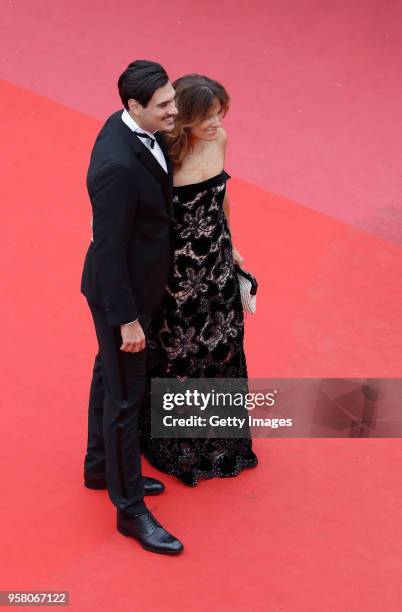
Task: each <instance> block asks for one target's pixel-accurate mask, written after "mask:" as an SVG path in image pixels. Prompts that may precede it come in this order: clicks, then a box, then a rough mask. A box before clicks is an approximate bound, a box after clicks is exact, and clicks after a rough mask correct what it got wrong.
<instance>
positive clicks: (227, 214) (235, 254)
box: [223, 194, 243, 266]
mask: <svg viewBox="0 0 402 612" xmlns="http://www.w3.org/2000/svg"><path fill="white" fill-rule="evenodd" d="M223 212H224V213H225V217H226V221H227V224H228V228H229V230H230V201H229V198H228V196H227V195H226V194H225V198H224V200H223ZM232 250H233V261H234V262H235V263H236V264H237V265H238V266H241V265H242V263H243V257H242V256H241V255H240V253H239V251H238V250H237V249H236V248H235V247H234V246H233V249H232Z"/></svg>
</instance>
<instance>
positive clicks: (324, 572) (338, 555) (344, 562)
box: [0, 83, 402, 612]
mask: <svg viewBox="0 0 402 612" xmlns="http://www.w3.org/2000/svg"><path fill="white" fill-rule="evenodd" d="M1 104H2V111H3V113H2V116H3V120H2V124H1V128H2V141H3V142H4V143H5V144H6V145H7V152H8V155H7V159H6V160H5V162H4V163H3V164H2V166H1V173H2V176H1V192H2V193H1V196H2V197H1V201H2V219H1V220H2V224H1V227H2V230H3V231H2V241H1V246H0V248H1V264H2V275H1V278H2V292H1V295H2V300H1V302H0V308H1V317H2V321H3V343H2V364H1V366H2V367H1V370H2V373H3V380H4V382H3V385H2V392H3V393H2V395H3V398H2V399H3V405H4V409H3V436H2V462H1V464H2V475H1V482H2V492H3V494H2V501H1V512H2V519H3V520H2V534H1V542H2V546H1V549H2V557H3V559H2V574H1V587H0V588H1V589H3V590H5V589H7V590H9V589H21V590H29V589H35V590H44V589H46V590H51V589H54V590H56V589H60V590H69V591H70V594H71V608H72V609H73V610H77V611H80V612H81V611H83V612H86V611H88V610H98V611H100V610H105V611H110V610H113V611H124V612H126V611H128V610H148V609H152V610H155V611H159V610H160V611H162V610H163V611H166V610H177V609H179V610H191V611H193V610H194V611H198V610H200V611H201V610H205V609H206V608H210V609H213V610H214V611H215V610H216V611H221V610H222V611H226V610H250V609H252V610H256V611H260V610H261V611H270V612H276V611H278V612H279V611H286V612H294V611H297V612H299V611H306V612H315V611H317V612H318V611H319V612H321V611H323V610H325V611H329V612H332V611H337V612H338V611H339V612H346V611H351V612H357V611H360V610H365V611H377V610H378V609H382V610H386V611H387V612H391V611H399V610H400V609H401V602H402V598H401V596H402V593H401V583H400V550H401V527H400V525H401V520H402V510H401V508H400V504H399V498H400V495H399V490H400V487H401V485H402V477H401V469H400V460H401V443H400V441H399V440H392V441H387V440H355V441H353V442H352V441H348V440H281V441H279V440H269V441H268V440H258V441H257V442H256V444H255V447H256V449H257V453H258V455H259V458H260V462H261V464H260V466H259V467H258V468H257V469H256V470H252V471H249V472H247V473H243V474H242V475H241V476H240V477H239V478H237V479H226V480H215V481H209V482H204V483H201V484H200V486H198V487H197V488H196V489H187V488H185V487H184V486H182V485H181V484H179V483H178V482H176V481H175V480H173V479H170V478H168V477H163V480H164V481H165V483H166V484H167V489H168V490H167V493H166V494H165V495H164V496H162V497H160V498H154V499H152V501H151V503H150V506H151V508H152V509H154V510H155V511H156V513H157V516H158V518H159V519H160V520H161V521H162V522H163V523H165V524H166V526H167V527H169V528H170V529H171V530H172V531H173V532H174V533H176V534H177V535H178V536H179V537H180V538H181V539H182V540H183V541H184V542H185V545H186V550H185V552H184V554H183V555H182V556H181V557H180V558H177V559H171V558H169V559H166V558H165V557H160V556H157V555H151V554H150V553H147V552H145V551H143V550H142V549H141V548H140V547H139V546H138V545H137V544H136V543H135V542H133V541H131V540H128V539H126V538H123V537H122V536H120V535H119V534H118V533H117V532H116V531H115V528H114V511H113V507H112V505H111V503H110V502H109V500H108V499H107V495H106V493H104V492H94V491H88V490H86V489H84V488H83V486H82V484H81V470H82V459H83V453H84V446H85V439H84V437H85V434H84V432H85V427H86V402H87V392H88V382H89V376H90V368H91V359H92V356H93V351H94V349H95V342H94V334H93V332H92V327H91V322H90V317H89V314H88V312H87V308H86V306H85V303H84V299H83V298H81V297H80V295H79V293H78V288H79V276H80V269H81V265H82V258H83V254H84V251H85V248H86V245H87V242H88V239H89V235H90V228H89V220H90V208H89V203H88V201H87V196H86V193H85V189H84V177H85V172H86V167H87V162H88V155H89V151H90V147H91V144H92V142H93V139H94V136H95V134H96V132H97V130H98V129H99V123H98V121H95V120H94V119H91V118H89V117H87V116H84V115H83V114H81V113H79V112H75V111H72V110H70V109H68V108H66V107H63V106H60V105H58V104H56V103H54V102H51V101H49V100H47V99H46V98H43V97H40V96H38V95H35V94H33V93H31V92H29V91H26V90H23V89H20V88H18V87H16V86H14V85H10V84H8V83H3V84H2V86H1ZM227 169H228V170H229V171H230V170H231V169H230V168H227ZM229 185H230V194H231V196H232V200H233V202H234V204H233V223H234V228H235V235H236V236H237V240H236V242H237V244H238V247H239V250H240V251H241V252H242V253H243V254H244V255H245V257H246V261H247V264H249V267H250V269H252V270H253V271H255V274H256V275H257V276H258V278H259V280H260V285H261V293H260V295H259V312H258V315H256V317H255V319H253V320H252V319H251V318H249V319H248V322H247V345H248V355H249V367H250V374H251V375H254V376H270V375H272V376H312V375H314V376H321V375H322V376H360V375H365V376H370V375H373V376H374V375H375V376H400V372H401V366H400V346H401V336H402V333H401V325H400V304H401V297H402V280H401V279H402V249H401V248H399V247H397V246H395V245H392V244H390V243H387V242H385V241H382V240H380V239H378V238H375V237H373V236H370V235H368V234H364V233H363V232H360V231H358V230H356V229H353V228H351V227H349V226H347V225H345V224H344V223H342V222H340V221H335V220H333V219H331V218H329V217H327V216H325V215H322V214H319V213H317V212H314V211H311V210H309V209H307V208H304V207H303V206H300V205H299V204H297V203H295V202H291V201H289V200H286V199H284V198H281V197H278V196H275V195H273V194H270V193H268V192H266V191H263V190H262V189H259V188H256V187H253V186H252V185H250V184H248V183H245V182H243V181H241V180H239V179H236V178H233V179H232V181H230V183H229ZM146 472H147V473H148V474H150V475H155V474H156V472H155V470H153V469H152V468H149V467H147V469H146Z"/></svg>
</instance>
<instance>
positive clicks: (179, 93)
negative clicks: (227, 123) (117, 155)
mask: <svg viewBox="0 0 402 612" xmlns="http://www.w3.org/2000/svg"><path fill="white" fill-rule="evenodd" d="M173 87H174V88H175V90H176V106H177V109H178V111H179V113H178V115H177V117H176V121H175V127H174V130H172V132H169V133H168V134H166V135H165V139H166V142H167V145H168V148H169V154H170V157H171V159H172V162H173V165H174V168H175V169H176V170H178V169H179V168H181V166H182V164H183V160H184V158H185V157H186V155H188V153H189V152H190V151H191V148H192V144H193V143H192V137H191V128H192V127H193V126H194V125H197V123H200V122H201V121H203V120H204V119H205V118H206V117H207V115H208V112H209V110H210V109H211V107H212V106H213V103H214V101H215V100H216V99H218V100H219V102H220V103H221V106H222V112H223V114H224V115H225V114H226V113H227V110H228V108H229V101H230V98H229V95H228V93H227V91H226V89H225V88H224V87H223V86H222V85H221V84H220V83H218V81H214V80H213V79H209V78H208V77H206V76H202V75H200V74H187V75H185V76H183V77H180V79H177V80H176V81H175V82H174V83H173Z"/></svg>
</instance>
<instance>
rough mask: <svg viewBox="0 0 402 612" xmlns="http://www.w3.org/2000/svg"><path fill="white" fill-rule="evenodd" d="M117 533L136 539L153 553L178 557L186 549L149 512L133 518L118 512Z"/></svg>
mask: <svg viewBox="0 0 402 612" xmlns="http://www.w3.org/2000/svg"><path fill="white" fill-rule="evenodd" d="M117 531H119V532H120V533H122V534H123V535H125V536H128V537H130V538H135V539H136V540H138V542H139V543H140V544H141V546H142V547H143V548H145V549H146V550H150V551H151V552H156V553H163V554H168V555H177V554H179V553H181V551H182V550H183V548H184V546H183V544H182V543H181V542H180V540H178V539H177V538H175V537H174V536H173V535H172V534H171V533H169V532H168V531H166V529H164V528H163V527H162V525H161V524H160V523H158V521H157V520H156V518H155V517H154V516H153V515H152V514H151V512H149V510H147V511H146V512H145V513H144V514H139V515H137V516H133V517H128V516H126V515H125V514H124V513H123V512H121V511H120V510H118V511H117Z"/></svg>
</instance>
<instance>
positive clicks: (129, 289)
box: [81, 111, 173, 326]
mask: <svg viewBox="0 0 402 612" xmlns="http://www.w3.org/2000/svg"><path fill="white" fill-rule="evenodd" d="M121 114H122V111H118V112H116V113H114V114H113V115H112V116H111V117H109V119H108V120H107V121H106V123H105V125H104V126H103V128H102V130H101V131H100V133H99V135H98V137H97V139H96V142H95V145H94V148H93V150H92V155H91V161H90V164H89V169H88V176H87V187H88V193H89V197H90V200H91V205H92V211H93V241H92V242H91V244H90V246H89V248H88V251H87V255H86V258H85V263H84V269H83V274H82V281H81V291H82V293H83V294H84V295H85V296H86V298H87V299H88V301H90V302H92V303H94V304H96V305H98V306H101V307H102V308H104V310H105V312H106V316H107V319H108V322H109V324H110V325H112V326H119V325H122V324H123V323H129V322H130V321H133V320H134V319H136V318H137V317H138V315H140V314H144V313H151V312H153V311H154V310H155V309H157V307H158V306H159V305H160V303H161V300H162V297H163V294H164V289H165V286H166V281H167V277H168V271H169V265H170V217H171V200H172V192H173V182H172V168H171V162H170V160H169V158H168V155H167V153H166V150H165V147H164V145H163V142H162V141H161V139H160V138H158V142H159V144H160V145H161V147H162V149H163V151H164V154H165V158H166V163H167V166H168V173H166V172H165V171H164V169H163V168H162V167H161V165H160V164H159V163H158V161H157V160H156V159H155V158H154V156H153V155H152V153H151V152H150V151H149V149H147V147H146V146H145V145H144V144H143V143H142V142H141V141H140V139H139V138H138V137H137V136H136V135H135V134H134V133H133V132H132V131H131V130H130V128H129V127H128V126H127V125H126V124H125V123H123V121H122V119H121Z"/></svg>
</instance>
